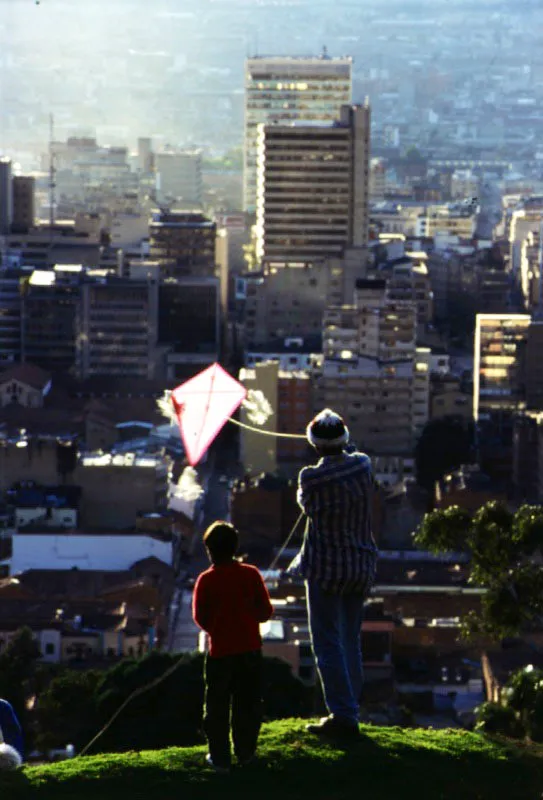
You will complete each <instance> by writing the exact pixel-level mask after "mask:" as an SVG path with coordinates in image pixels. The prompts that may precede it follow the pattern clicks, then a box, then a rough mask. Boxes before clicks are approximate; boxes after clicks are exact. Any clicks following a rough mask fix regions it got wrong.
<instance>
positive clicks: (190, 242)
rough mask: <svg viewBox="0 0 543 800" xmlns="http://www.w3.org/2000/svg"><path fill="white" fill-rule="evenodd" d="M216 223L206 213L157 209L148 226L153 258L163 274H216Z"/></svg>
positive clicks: (182, 276) (197, 275)
mask: <svg viewBox="0 0 543 800" xmlns="http://www.w3.org/2000/svg"><path fill="white" fill-rule="evenodd" d="M216 233H217V227H216V224H215V223H214V222H212V221H211V220H210V219H208V218H207V217H206V216H204V214H199V213H192V212H185V211H172V212H165V211H156V212H154V213H153V216H152V219H151V223H150V226H149V236H150V248H149V255H150V258H151V260H153V261H157V262H158V263H159V264H160V271H161V276H162V277H163V278H184V277H188V276H191V275H192V276H196V277H205V276H210V275H215V247H216V243H215V239H216Z"/></svg>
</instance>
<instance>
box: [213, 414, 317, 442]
mask: <svg viewBox="0 0 543 800" xmlns="http://www.w3.org/2000/svg"><path fill="white" fill-rule="evenodd" d="M228 422H233V423H234V425H238V426H239V427H240V428H245V429H246V430H248V431H253V432H254V433H261V434H262V435H263V436H275V437H276V438H278V439H306V438H307V437H306V436H305V434H303V433H279V431H264V430H262V428H257V427H255V426H254V425H247V423H245V422H240V421H239V419H234V417H228Z"/></svg>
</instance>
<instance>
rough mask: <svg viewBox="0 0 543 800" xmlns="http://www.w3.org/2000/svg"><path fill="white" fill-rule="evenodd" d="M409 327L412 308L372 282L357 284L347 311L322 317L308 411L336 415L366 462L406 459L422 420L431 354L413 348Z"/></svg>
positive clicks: (413, 318)
mask: <svg viewBox="0 0 543 800" xmlns="http://www.w3.org/2000/svg"><path fill="white" fill-rule="evenodd" d="M416 326H417V312H416V306H415V304H414V303H411V302H392V301H390V300H389V299H388V296H387V286H386V282H385V281H378V280H359V281H358V282H357V288H356V291H355V303H354V305H343V306H330V307H329V308H328V309H327V310H326V313H325V315H324V322H323V354H324V360H323V363H322V368H321V369H320V370H319V371H318V372H316V373H315V377H316V382H315V407H316V408H319V407H320V408H322V407H325V406H328V407H330V408H334V409H335V410H336V411H338V412H339V413H341V414H342V416H343V417H344V418H345V421H346V422H347V424H348V426H349V429H350V431H351V435H352V437H353V440H354V441H355V442H356V443H357V444H358V445H359V446H360V447H363V448H364V449H365V450H367V451H368V452H369V453H371V454H372V455H377V456H395V457H396V456H400V457H403V458H406V457H410V456H411V455H412V451H413V446H414V442H415V437H416V435H417V434H418V433H420V431H421V429H422V427H423V426H424V425H425V423H426V422H427V420H428V413H429V359H430V351H429V350H427V349H426V348H417V346H416Z"/></svg>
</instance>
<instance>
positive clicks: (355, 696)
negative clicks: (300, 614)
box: [306, 581, 365, 725]
mask: <svg viewBox="0 0 543 800" xmlns="http://www.w3.org/2000/svg"><path fill="white" fill-rule="evenodd" d="M306 591H307V613H308V617H309V631H310V634H311V644H312V647H313V653H314V655H315V660H316V662H317V668H318V671H319V676H320V680H321V684H322V689H323V694H324V700H325V702H326V706H327V708H328V711H329V712H330V714H333V715H334V716H335V717H337V718H339V719H341V720H342V721H345V722H347V723H349V724H356V725H358V720H359V714H360V695H361V693H362V683H363V667H362V647H361V641H360V636H361V629H362V619H363V615H364V600H365V595H364V594H360V593H352V594H331V593H329V592H325V591H324V590H323V589H321V587H320V586H319V585H318V584H316V583H314V582H312V581H311V582H310V581H307V582H306Z"/></svg>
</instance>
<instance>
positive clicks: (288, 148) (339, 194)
mask: <svg viewBox="0 0 543 800" xmlns="http://www.w3.org/2000/svg"><path fill="white" fill-rule="evenodd" d="M370 124H371V113H370V108H369V104H368V103H367V102H366V104H365V105H357V106H347V105H344V106H342V107H341V110H340V113H339V116H338V119H337V120H335V121H334V122H324V123H323V122H319V123H316V122H314V123H306V122H304V123H301V122H297V123H294V124H290V125H289V124H273V125H272V124H268V125H260V126H259V128H258V178H257V212H256V233H257V242H256V254H257V258H259V259H273V260H281V259H283V260H290V261H296V260H298V261H311V260H312V259H315V258H322V257H323V256H327V255H335V256H340V255H341V254H342V252H343V251H344V250H345V248H348V247H363V246H365V245H366V244H367V240H368V222H369V216H368V213H369V211H368V208H369V207H368V197H369V151H370Z"/></svg>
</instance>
